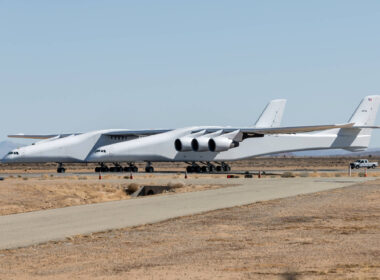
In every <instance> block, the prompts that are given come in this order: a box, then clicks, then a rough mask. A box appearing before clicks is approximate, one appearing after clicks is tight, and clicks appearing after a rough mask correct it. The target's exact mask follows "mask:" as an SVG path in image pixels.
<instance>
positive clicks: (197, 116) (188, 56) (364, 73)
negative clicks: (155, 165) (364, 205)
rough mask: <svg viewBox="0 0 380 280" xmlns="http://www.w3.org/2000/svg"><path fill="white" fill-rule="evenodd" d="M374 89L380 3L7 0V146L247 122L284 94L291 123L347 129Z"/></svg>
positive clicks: (1, 49)
mask: <svg viewBox="0 0 380 280" xmlns="http://www.w3.org/2000/svg"><path fill="white" fill-rule="evenodd" d="M368 94H380V1H349V0H342V1H334V0H328V1H327V0H326V1H324V0H315V1H313V0H311V1H303V0H302V1H301V0H299V1H291V0H289V1H283V0H278V1H271V0H265V1H264V0H262V1H253V0H249V1H221V0H217V1H205V0H203V1H195V0H192V1H180V0H177V1H165V0H161V1H153V0H152V1H145V0H139V1H137V0H136V1H113V0H109V1H95V0H91V1H68V0H66V1H48V0H46V1H38V0H34V1H27V0H25V1H17V0H12V1H11V0H9V1H4V0H0V97H1V98H0V102H1V109H0V118H1V123H0V141H2V140H5V139H6V135H7V134H9V133H20V132H23V133H57V132H66V133H68V132H85V131H90V130H95V129H103V128H176V127H182V126H188V125H233V126H246V125H251V124H253V123H254V122H255V121H256V119H257V117H258V115H259V114H260V113H261V111H262V109H263V107H264V106H265V105H266V103H267V101H268V100H270V99H274V98H286V99H288V106H287V110H286V112H285V115H284V121H283V124H284V125H312V124H329V123H337V122H345V121H347V120H348V118H349V116H350V115H351V114H352V112H353V110H354V109H355V108H356V106H357V104H358V103H359V101H360V100H361V98H362V97H363V96H365V95H368ZM379 120H380V117H379V118H378V123H380V121H379ZM374 136H375V137H374V138H373V141H372V144H371V146H372V147H374V146H376V147H379V146H380V143H379V142H380V131H379V132H375V134H374Z"/></svg>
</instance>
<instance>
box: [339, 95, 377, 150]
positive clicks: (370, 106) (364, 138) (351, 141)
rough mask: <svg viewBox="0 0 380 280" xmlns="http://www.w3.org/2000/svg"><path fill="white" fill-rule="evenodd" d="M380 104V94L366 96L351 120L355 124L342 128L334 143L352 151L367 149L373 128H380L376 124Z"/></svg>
mask: <svg viewBox="0 0 380 280" xmlns="http://www.w3.org/2000/svg"><path fill="white" fill-rule="evenodd" d="M379 105H380V95H370V96H366V97H364V98H363V100H362V101H361V103H360V104H359V106H358V107H357V109H356V110H355V112H354V114H353V115H352V117H351V118H350V120H349V123H353V124H354V126H353V127H352V128H342V129H340V130H339V132H338V134H337V138H336V140H335V142H334V145H336V146H340V147H341V148H343V149H346V150H350V151H362V150H365V149H367V148H368V146H369V143H370V141H371V136H372V131H373V129H374V128H380V127H376V126H374V124H375V122H376V116H377V112H378V109H379ZM334 145H333V146H334Z"/></svg>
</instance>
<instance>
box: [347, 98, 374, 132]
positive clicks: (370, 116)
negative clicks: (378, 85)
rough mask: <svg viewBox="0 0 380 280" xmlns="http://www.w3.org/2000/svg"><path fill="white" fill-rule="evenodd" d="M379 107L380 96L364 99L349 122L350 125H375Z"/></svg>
mask: <svg viewBox="0 0 380 280" xmlns="http://www.w3.org/2000/svg"><path fill="white" fill-rule="evenodd" d="M379 105H380V95H370V96H366V97H364V98H363V100H362V102H361V103H360V104H359V106H358V108H357V109H356V111H355V112H354V114H353V115H352V117H351V119H350V120H349V123H354V124H355V125H356V126H371V125H374V124H375V121H376V115H377V111H378V109H379Z"/></svg>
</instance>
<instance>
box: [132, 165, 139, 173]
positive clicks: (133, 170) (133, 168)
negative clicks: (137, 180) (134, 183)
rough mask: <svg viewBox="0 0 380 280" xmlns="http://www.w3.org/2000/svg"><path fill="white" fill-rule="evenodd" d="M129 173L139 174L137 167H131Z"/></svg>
mask: <svg viewBox="0 0 380 280" xmlns="http://www.w3.org/2000/svg"><path fill="white" fill-rule="evenodd" d="M131 171H132V172H139V169H138V168H137V166H132V167H131Z"/></svg>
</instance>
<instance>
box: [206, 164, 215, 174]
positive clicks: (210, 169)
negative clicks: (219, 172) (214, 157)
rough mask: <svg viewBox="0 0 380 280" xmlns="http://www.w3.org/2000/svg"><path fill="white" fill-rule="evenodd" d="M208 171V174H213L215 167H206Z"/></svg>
mask: <svg viewBox="0 0 380 280" xmlns="http://www.w3.org/2000/svg"><path fill="white" fill-rule="evenodd" d="M208 170H209V172H210V173H212V172H214V171H215V166H214V165H210V166H209V167H208Z"/></svg>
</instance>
